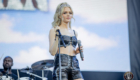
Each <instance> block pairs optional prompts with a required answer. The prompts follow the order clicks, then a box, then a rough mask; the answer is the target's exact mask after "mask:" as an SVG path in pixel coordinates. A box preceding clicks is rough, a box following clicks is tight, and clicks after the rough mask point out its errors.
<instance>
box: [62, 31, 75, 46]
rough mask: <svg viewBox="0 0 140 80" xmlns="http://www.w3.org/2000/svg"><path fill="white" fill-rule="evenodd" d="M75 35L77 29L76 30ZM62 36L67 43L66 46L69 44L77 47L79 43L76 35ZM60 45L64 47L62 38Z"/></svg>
mask: <svg viewBox="0 0 140 80" xmlns="http://www.w3.org/2000/svg"><path fill="white" fill-rule="evenodd" d="M73 31H74V30H73ZM74 35H75V31H74ZM62 38H63V40H64V43H65V45H66V47H67V46H69V45H72V46H73V47H74V48H75V47H76V45H77V38H76V36H72V37H71V36H67V35H62ZM60 47H64V46H63V43H62V40H60Z"/></svg>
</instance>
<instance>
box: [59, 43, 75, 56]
mask: <svg viewBox="0 0 140 80" xmlns="http://www.w3.org/2000/svg"><path fill="white" fill-rule="evenodd" d="M57 53H59V48H58V50H57ZM60 53H61V54H67V55H69V56H75V50H74V48H73V46H71V45H69V46H66V48H65V47H60Z"/></svg>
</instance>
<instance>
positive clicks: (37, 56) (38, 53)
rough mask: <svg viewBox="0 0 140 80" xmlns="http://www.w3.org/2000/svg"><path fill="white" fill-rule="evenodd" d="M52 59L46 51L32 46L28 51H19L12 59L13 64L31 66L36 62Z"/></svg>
mask: <svg viewBox="0 0 140 80" xmlns="http://www.w3.org/2000/svg"><path fill="white" fill-rule="evenodd" d="M52 57H53V56H51V55H50V53H48V51H47V50H46V49H43V48H40V47H39V46H34V47H32V48H30V49H29V50H28V51H26V50H21V51H20V52H19V54H18V55H17V56H15V57H14V58H13V59H14V61H15V63H21V64H33V63H34V62H36V61H40V60H46V59H51V58H52Z"/></svg>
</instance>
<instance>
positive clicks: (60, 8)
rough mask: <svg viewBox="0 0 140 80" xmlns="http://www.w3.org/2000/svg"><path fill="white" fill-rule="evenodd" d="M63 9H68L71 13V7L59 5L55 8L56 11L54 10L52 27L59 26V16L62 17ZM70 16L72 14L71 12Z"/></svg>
mask: <svg viewBox="0 0 140 80" xmlns="http://www.w3.org/2000/svg"><path fill="white" fill-rule="evenodd" d="M65 7H69V8H70V9H71V11H72V8H71V6H70V5H69V4H67V3H66V2H64V3H61V4H59V5H58V6H57V9H56V12H55V15H54V21H53V22H52V26H53V27H57V26H60V25H61V18H60V16H61V15H62V12H63V10H64V8H65ZM72 14H73V11H72ZM69 28H71V21H70V22H69Z"/></svg>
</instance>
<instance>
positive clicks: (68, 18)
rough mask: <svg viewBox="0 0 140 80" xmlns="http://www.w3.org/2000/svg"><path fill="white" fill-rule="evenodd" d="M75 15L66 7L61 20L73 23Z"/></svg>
mask: <svg viewBox="0 0 140 80" xmlns="http://www.w3.org/2000/svg"><path fill="white" fill-rule="evenodd" d="M72 16H73V14H72V11H71V9H70V8H69V7H65V8H64V10H63V13H62V17H61V20H62V21H63V22H65V23H68V22H70V21H71V18H72Z"/></svg>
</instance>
